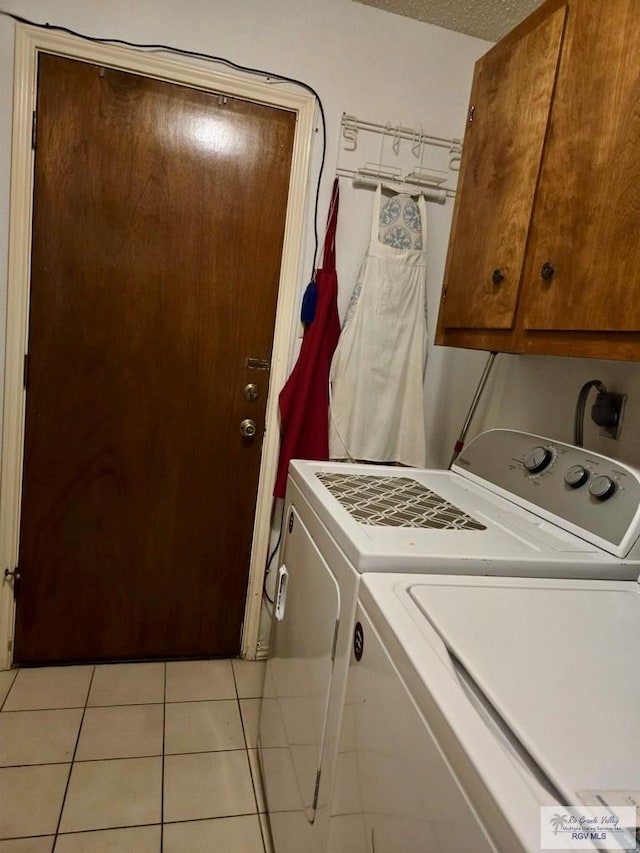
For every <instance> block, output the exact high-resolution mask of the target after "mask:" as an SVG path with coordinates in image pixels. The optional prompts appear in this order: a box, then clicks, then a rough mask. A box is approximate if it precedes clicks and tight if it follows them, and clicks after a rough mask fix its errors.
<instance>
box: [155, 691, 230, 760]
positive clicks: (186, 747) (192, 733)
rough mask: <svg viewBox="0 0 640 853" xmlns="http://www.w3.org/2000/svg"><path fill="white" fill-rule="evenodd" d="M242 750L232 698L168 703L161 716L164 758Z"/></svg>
mask: <svg viewBox="0 0 640 853" xmlns="http://www.w3.org/2000/svg"><path fill="white" fill-rule="evenodd" d="M221 749H244V735H243V733H242V723H241V721H240V710H239V708H238V702H237V700H236V699H219V700H217V701H215V702H174V703H171V702H168V703H167V705H166V717H165V744H164V751H165V754H166V755H172V754H173V755H175V754H177V753H182V752H212V751H214V750H221Z"/></svg>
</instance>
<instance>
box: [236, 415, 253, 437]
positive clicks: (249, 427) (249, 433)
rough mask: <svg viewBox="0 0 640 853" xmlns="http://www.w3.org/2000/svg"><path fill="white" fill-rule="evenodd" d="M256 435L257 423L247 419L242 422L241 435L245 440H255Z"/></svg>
mask: <svg viewBox="0 0 640 853" xmlns="http://www.w3.org/2000/svg"><path fill="white" fill-rule="evenodd" d="M255 434H256V422H255V421H252V420H251V418H245V419H244V420H243V421H241V422H240V435H241V436H242V437H243V438H253V437H254V435H255Z"/></svg>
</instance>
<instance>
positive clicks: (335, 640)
mask: <svg viewBox="0 0 640 853" xmlns="http://www.w3.org/2000/svg"><path fill="white" fill-rule="evenodd" d="M339 627H340V620H339V619H336V627H335V628H334V629H333V645H332V646H331V662H332V663H333V661H334V660H335V659H336V650H337V648H338V628H339Z"/></svg>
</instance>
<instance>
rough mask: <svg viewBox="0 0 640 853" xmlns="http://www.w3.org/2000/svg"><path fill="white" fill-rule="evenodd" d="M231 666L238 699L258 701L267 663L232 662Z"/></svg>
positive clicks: (250, 661) (261, 661)
mask: <svg viewBox="0 0 640 853" xmlns="http://www.w3.org/2000/svg"><path fill="white" fill-rule="evenodd" d="M231 665H232V666H233V674H234V676H235V679H236V690H237V691H238V698H239V699H259V698H260V697H261V696H262V687H263V684H264V671H265V667H266V665H267V662H266V661H264V660H233V661H231Z"/></svg>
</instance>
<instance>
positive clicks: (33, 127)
mask: <svg viewBox="0 0 640 853" xmlns="http://www.w3.org/2000/svg"><path fill="white" fill-rule="evenodd" d="M37 132H38V114H37V113H36V111H35V110H34V111H33V113H32V115H31V147H32V148H33V150H34V151H35V150H36V138H37Z"/></svg>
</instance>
